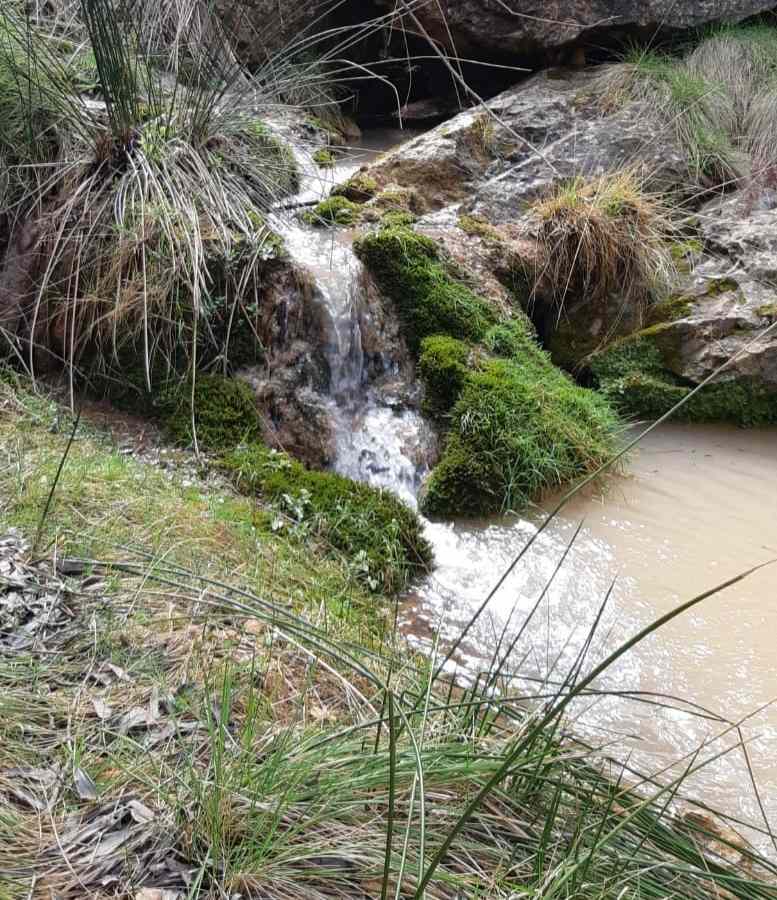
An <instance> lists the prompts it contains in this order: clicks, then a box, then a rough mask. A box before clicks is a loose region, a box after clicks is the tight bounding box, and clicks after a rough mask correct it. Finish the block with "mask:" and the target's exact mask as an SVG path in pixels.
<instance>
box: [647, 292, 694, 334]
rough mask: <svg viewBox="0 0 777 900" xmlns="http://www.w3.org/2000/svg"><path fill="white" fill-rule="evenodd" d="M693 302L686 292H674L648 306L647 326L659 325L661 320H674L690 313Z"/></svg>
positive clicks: (692, 298)
mask: <svg viewBox="0 0 777 900" xmlns="http://www.w3.org/2000/svg"><path fill="white" fill-rule="evenodd" d="M694 302H695V298H694V297H689V296H688V295H686V294H676V295H675V296H673V297H669V298H667V299H666V300H662V301H661V302H660V303H656V304H654V305H653V306H651V307H650V310H649V311H648V317H647V322H648V326H652V325H660V324H661V323H662V322H676V321H677V320H678V319H684V318H685V317H686V316H688V315H690V313H691V310H692V309H693V305H694Z"/></svg>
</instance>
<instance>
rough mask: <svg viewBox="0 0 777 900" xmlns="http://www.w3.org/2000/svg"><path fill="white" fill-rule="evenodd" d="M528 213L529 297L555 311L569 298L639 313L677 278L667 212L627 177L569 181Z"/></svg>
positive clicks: (625, 173)
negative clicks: (533, 259) (533, 264)
mask: <svg viewBox="0 0 777 900" xmlns="http://www.w3.org/2000/svg"><path fill="white" fill-rule="evenodd" d="M532 212H533V216H534V219H535V220H536V226H537V235H538V245H539V254H538V259H539V262H538V265H537V269H536V271H535V274H534V293H535V295H536V296H537V297H539V298H543V299H546V300H547V301H549V302H552V303H553V304H555V305H556V306H557V307H558V308H559V310H560V309H561V308H563V306H564V304H565V302H566V301H567V299H568V298H570V297H573V298H575V299H585V300H586V301H587V302H590V303H591V304H599V303H602V302H603V301H605V300H606V299H607V298H608V297H612V296H615V297H620V298H621V301H622V303H623V305H624V306H627V305H628V306H629V307H632V308H633V307H637V308H638V310H644V309H645V308H646V307H647V306H648V304H649V303H650V301H651V300H652V299H653V298H654V297H655V296H656V295H657V294H660V293H661V292H662V291H663V290H664V289H665V288H666V287H667V286H668V285H669V284H671V283H672V281H673V279H674V277H675V275H676V270H675V265H674V262H673V259H672V255H671V251H670V245H669V241H670V239H671V237H672V235H673V233H674V226H673V224H672V220H671V217H670V214H669V210H668V209H667V207H666V206H664V205H663V203H662V201H661V200H660V199H659V198H658V197H657V196H654V195H651V194H648V193H646V192H645V190H644V188H643V186H642V183H641V181H640V179H639V177H638V175H637V174H636V173H635V172H634V171H631V170H624V171H621V172H616V173H614V174H608V175H603V176H601V177H597V178H589V179H585V178H582V177H581V178H575V179H573V180H572V181H570V182H568V183H567V184H565V185H562V186H561V187H560V188H558V189H557V190H556V192H555V193H554V194H553V195H552V196H550V197H548V198H546V199H544V200H540V201H538V202H536V203H535V204H534V205H533V207H532Z"/></svg>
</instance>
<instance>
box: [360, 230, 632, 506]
mask: <svg viewBox="0 0 777 900" xmlns="http://www.w3.org/2000/svg"><path fill="white" fill-rule="evenodd" d="M357 253H358V254H359V256H360V257H361V258H362V260H363V261H364V263H365V265H366V266H367V267H368V269H369V270H370V272H371V273H372V274H373V276H374V277H375V278H376V280H377V282H378V284H379V286H380V287H381V288H382V290H383V291H384V292H385V293H386V294H387V295H388V296H389V297H390V298H391V299H392V300H393V301H394V303H395V305H396V307H397V309H398V311H399V314H400V318H401V320H402V322H403V324H404V327H405V333H406V335H407V339H408V342H409V343H410V345H411V347H412V348H413V349H415V350H417V351H419V353H420V358H419V372H420V375H421V377H422V379H423V380H424V382H425V385H426V389H427V393H428V398H429V402H430V403H431V404H432V407H433V409H434V410H435V412H438V413H439V412H448V413H449V416H450V428H449V431H448V435H447V438H446V442H445V446H444V449H443V453H442V457H441V459H440V462H439V464H438V465H437V467H436V468H435V469H434V471H433V472H432V475H431V478H430V480H429V482H428V484H427V486H426V490H425V492H424V498H423V500H422V506H423V508H424V510H425V511H426V512H429V513H430V514H434V515H459V516H467V515H478V514H486V513H491V512H501V511H504V510H507V509H521V508H523V507H525V506H526V505H527V504H528V503H529V502H530V501H531V500H532V499H533V498H534V497H535V496H536V495H537V494H539V493H541V492H542V491H544V490H546V489H548V488H551V487H555V486H558V485H559V484H561V483H563V482H564V481H567V480H569V479H573V478H576V477H578V476H580V475H584V474H586V473H588V472H590V471H592V470H593V469H595V468H597V467H598V466H599V465H601V464H602V463H603V462H605V460H606V459H607V458H609V456H610V455H611V454H612V453H613V452H614V450H615V448H616V445H617V437H616V435H617V431H618V420H617V418H616V416H615V415H614V413H613V412H612V409H611V407H610V406H609V404H608V402H607V401H606V400H605V399H603V398H602V397H599V396H597V395H596V394H595V393H593V392H592V391H588V390H586V389H584V388H581V387H578V385H576V384H575V383H574V382H573V381H572V380H571V379H570V378H569V377H568V376H567V375H565V374H564V373H563V372H561V371H560V370H559V369H557V368H556V367H555V366H554V365H553V364H552V362H551V361H550V359H549V357H548V355H547V354H546V353H545V352H544V351H543V350H542V349H541V348H540V347H539V345H538V344H537V342H536V340H535V336H534V330H533V328H532V326H531V323H530V322H529V321H528V319H527V318H526V317H525V315H524V314H523V313H522V312H520V310H516V311H515V312H514V313H513V315H512V316H508V315H506V314H504V313H499V312H497V311H496V309H495V308H494V307H493V306H492V305H491V304H489V303H487V302H486V301H485V300H484V299H483V298H481V297H479V296H478V295H476V294H475V293H474V292H473V291H472V290H471V289H470V288H469V287H468V286H467V285H466V284H464V283H463V282H462V281H461V280H460V278H459V277H458V273H457V272H455V271H454V270H453V269H452V268H451V267H450V266H449V265H447V263H446V261H445V259H444V258H443V257H442V256H441V254H440V253H439V251H438V249H437V246H436V244H435V243H434V242H433V241H432V240H430V239H429V238H427V237H425V236H422V235H419V234H416V233H415V232H413V231H412V230H410V229H408V228H394V229H386V230H384V231H380V232H378V233H376V234H371V235H368V236H367V237H365V238H363V239H362V240H361V241H360V242H359V243H358V244H357Z"/></svg>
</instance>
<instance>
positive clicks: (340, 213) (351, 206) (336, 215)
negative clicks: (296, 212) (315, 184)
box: [302, 197, 361, 228]
mask: <svg viewBox="0 0 777 900" xmlns="http://www.w3.org/2000/svg"><path fill="white" fill-rule="evenodd" d="M360 215H361V210H360V208H359V204H358V203H353V202H352V201H351V200H346V198H345V197H329V199H327V200H322V201H321V202H320V203H317V204H316V205H315V206H314V207H313V209H311V210H309V211H308V212H306V213H305V214H304V215H303V217H302V218H303V220H304V221H305V222H307V223H308V225H315V226H317V227H319V228H326V227H330V226H332V225H342V226H347V225H355V224H356V223H357V222H358V221H359V217H360Z"/></svg>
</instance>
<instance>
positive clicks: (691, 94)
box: [594, 24, 777, 185]
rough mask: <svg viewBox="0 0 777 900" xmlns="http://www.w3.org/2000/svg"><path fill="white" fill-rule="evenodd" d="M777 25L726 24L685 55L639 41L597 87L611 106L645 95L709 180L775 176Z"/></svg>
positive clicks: (697, 170)
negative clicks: (645, 46)
mask: <svg viewBox="0 0 777 900" xmlns="http://www.w3.org/2000/svg"><path fill="white" fill-rule="evenodd" d="M776 85H777V28H775V27H773V26H772V25H769V24H749V25H723V26H719V27H716V28H713V29H710V30H708V31H706V32H704V33H702V34H701V35H700V40H699V41H698V42H697V43H696V45H695V46H694V47H692V48H690V49H689V51H688V52H687V53H686V54H685V56H683V57H674V56H669V55H667V54H662V53H658V52H655V51H652V50H642V49H639V48H634V49H633V50H631V51H629V53H627V54H626V56H625V58H624V61H623V62H622V63H620V64H618V65H615V66H609V67H606V68H605V69H604V71H603V74H602V76H601V77H600V78H599V79H597V82H596V84H595V86H594V92H595V93H596V94H597V95H598V96H599V98H600V100H601V102H602V104H603V106H604V108H605V109H607V110H612V109H613V108H617V107H618V106H620V105H622V104H623V103H624V102H626V101H629V100H638V101H641V102H643V103H645V104H647V106H648V107H649V108H650V110H651V111H652V115H653V116H655V118H656V120H657V121H658V122H660V123H663V125H664V126H665V127H666V128H667V129H668V130H671V131H672V132H673V133H674V135H675V137H676V139H677V140H678V143H679V144H680V146H681V147H682V148H683V149H684V150H685V152H686V155H687V158H688V161H689V165H690V169H691V172H692V174H694V175H695V176H696V177H697V178H698V179H699V180H700V181H701V182H702V183H703V184H706V185H710V184H715V185H717V184H723V183H726V182H728V181H731V180H737V179H739V178H742V177H745V176H752V177H753V178H754V179H755V180H757V181H762V180H765V181H766V182H767V183H770V182H771V180H773V178H774V172H773V168H774V166H775V165H777V149H775V147H777V141H776V140H775V138H777V113H775V103H774V98H775V95H776V93H777V90H776Z"/></svg>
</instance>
